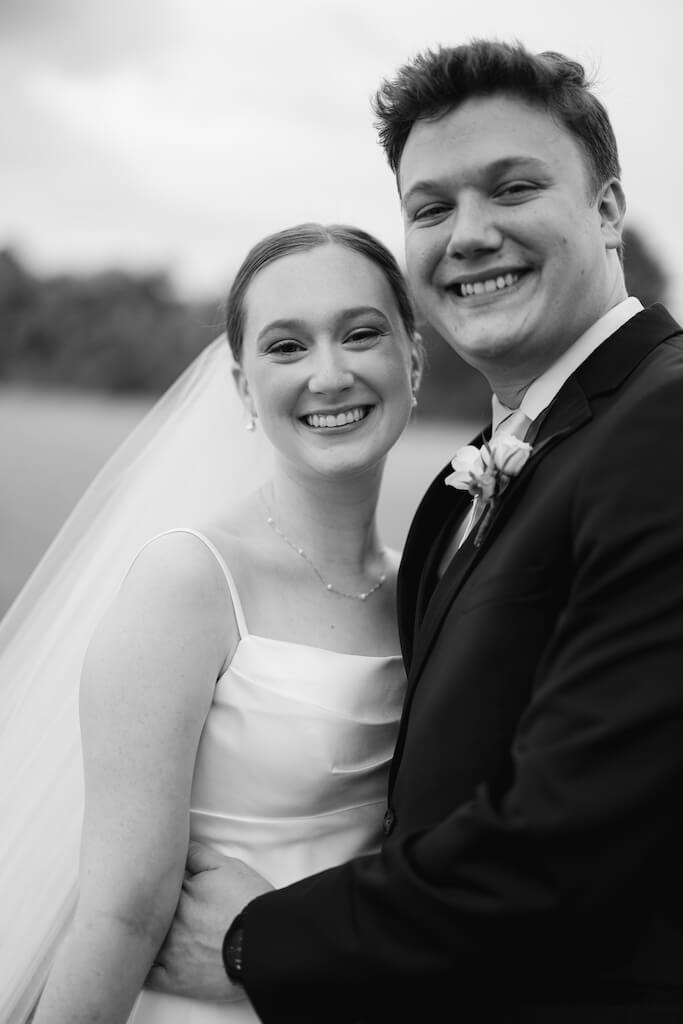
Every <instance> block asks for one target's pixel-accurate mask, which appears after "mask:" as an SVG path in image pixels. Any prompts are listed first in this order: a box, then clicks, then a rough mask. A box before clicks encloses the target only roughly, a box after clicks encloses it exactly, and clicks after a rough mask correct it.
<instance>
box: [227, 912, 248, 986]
mask: <svg viewBox="0 0 683 1024" xmlns="http://www.w3.org/2000/svg"><path fill="white" fill-rule="evenodd" d="M245 916H246V915H245V913H244V911H242V913H241V914H238V915H237V917H236V918H235V920H234V921H233V922H232V924H231V925H230V927H229V928H228V930H227V932H226V933H225V938H224V939H223V966H224V967H225V973H226V974H227V976H228V977H229V978H230V981H234V982H236V983H237V984H241V983H242V945H243V943H244V919H245Z"/></svg>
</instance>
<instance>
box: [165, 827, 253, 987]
mask: <svg viewBox="0 0 683 1024" xmlns="http://www.w3.org/2000/svg"><path fill="white" fill-rule="evenodd" d="M272 888H273V886H272V885H271V884H270V883H269V882H267V881H266V880H265V878H263V877H262V876H261V875H259V874H258V873H257V872H256V871H253V870H252V869H251V868H250V867H248V866H247V865H246V864H245V863H244V862H243V861H241V860H237V859H236V858H234V857H223V856H222V855H221V854H219V853H216V852H215V851H214V850H211V849H209V848H208V847H206V846H202V845H201V844H200V843H196V842H191V843H190V848H189V851H188V857H187V870H186V872H185V881H184V882H183V888H182V892H181V894H180V900H179V902H178V906H177V908H176V912H175V918H174V920H173V923H172V925H171V929H170V931H169V933H168V935H167V936H166V939H165V940H164V944H163V946H162V947H161V949H160V950H159V952H158V954H157V956H156V959H155V962H154V965H153V966H152V969H151V971H150V973H149V974H148V976H147V980H146V982H145V987H146V988H151V989H155V990H156V991H158V992H169V993H173V994H175V995H183V996H186V997H188V998H192V999H204V1000H210V1001H213V1002H218V1001H220V1002H225V1001H229V1002H233V1001H235V1000H238V999H243V998H245V992H244V989H243V988H242V987H241V986H239V985H233V984H232V982H231V981H230V980H229V978H228V976H227V974H226V973H225V968H224V966H223V957H222V945H223V938H224V936H225V933H226V931H227V930H228V928H229V927H230V924H231V923H232V921H233V919H234V918H235V917H236V916H237V914H238V913H239V912H240V911H241V910H243V909H244V907H245V906H246V904H247V903H249V901H250V900H252V899H254V898H255V897H256V896H260V895H261V894H262V893H264V892H269V891H270V890H271V889H272Z"/></svg>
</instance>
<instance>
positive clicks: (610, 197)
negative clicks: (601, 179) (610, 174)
mask: <svg viewBox="0 0 683 1024" xmlns="http://www.w3.org/2000/svg"><path fill="white" fill-rule="evenodd" d="M597 209H598V213H599V214H600V228H601V231H602V234H603V237H604V239H605V248H606V249H620V248H621V245H622V237H621V235H622V231H623V227H624V215H625V214H626V196H625V194H624V190H623V188H622V185H621V182H620V181H619V179H618V178H610V180H609V181H606V182H605V183H604V185H602V187H601V189H600V191H599V193H598V198H597Z"/></svg>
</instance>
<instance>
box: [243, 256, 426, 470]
mask: <svg viewBox="0 0 683 1024" xmlns="http://www.w3.org/2000/svg"><path fill="white" fill-rule="evenodd" d="M416 359H417V356H416V353H415V348H414V345H413V344H412V340H411V339H410V338H409V337H408V334H407V331H406V328H405V326H404V325H403V321H402V320H401V316H400V313H399V310H398V306H397V303H396V299H395V297H394V294H393V292H392V289H391V287H390V285H389V283H388V282H387V280H386V279H385V277H384V275H383V273H382V271H381V270H380V269H379V267H377V266H376V265H375V264H374V263H373V262H372V261H371V260H369V259H367V258H366V257H365V256H362V255H360V254H359V253H356V252H354V251H352V250H350V249H347V248H345V247H343V246H341V245H325V246H320V247H318V248H315V249H311V250H309V251H305V252H300V253H295V254H290V255H288V256H283V257H282V258H281V259H278V260H276V261H275V262H274V263H270V264H268V265H267V266H266V267H264V269H263V270H261V271H259V273H258V274H257V275H256V276H255V278H254V279H253V281H252V282H251V284H250V285H249V289H248V291H247V294H246V301H245V322H244V345H243V351H242V364H241V372H240V375H239V379H238V387H239V388H240V391H241V393H242V396H243V399H244V400H245V402H246V404H247V405H248V406H249V407H250V408H253V409H255V411H256V414H257V416H258V421H259V426H260V428H261V429H263V430H264V431H265V433H266V435H267V436H268V438H269V440H270V441H271V443H272V444H273V446H274V447H275V448H276V449H277V451H278V452H279V453H280V454H281V455H282V456H283V457H284V458H285V459H286V460H287V461H288V462H289V463H290V464H294V465H296V466H298V467H300V468H301V467H304V468H307V469H311V470H313V471H314V472H316V473H320V474H323V475H324V476H330V475H338V474H343V475H348V474H349V473H351V474H353V473H358V472H364V471H366V470H368V469H371V468H374V467H376V466H379V465H381V463H382V461H383V459H384V457H385V456H386V454H387V452H388V451H389V449H390V448H391V447H392V445H393V444H395V442H396V441H397V440H398V438H399V437H400V435H401V433H402V432H403V430H404V428H405V426H406V424H407V422H408V419H409V417H410V410H411V399H412V382H411V377H412V378H413V379H414V375H415V373H416V372H417V369H418V368H417V363H416Z"/></svg>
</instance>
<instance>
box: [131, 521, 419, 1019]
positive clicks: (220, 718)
mask: <svg viewBox="0 0 683 1024" xmlns="http://www.w3.org/2000/svg"><path fill="white" fill-rule="evenodd" d="M170 532H174V531H170ZM183 532H189V533H193V534H194V535H195V536H197V537H199V538H200V539H201V540H202V541H203V542H204V543H205V544H206V545H207V547H208V548H209V549H210V550H211V551H212V552H213V554H214V556H215V558H216V559H217V560H218V562H219V564H220V566H221V568H222V570H223V572H224V574H225V578H226V580H227V583H228V586H229V588H230V593H231V595H232V600H233V603H234V607H235V617H236V620H237V625H238V628H239V633H240V640H239V643H238V646H237V649H236V651H235V654H234V657H233V659H232V661H231V663H230V665H229V666H228V667H227V668H226V669H225V671H224V672H223V674H222V675H221V677H220V678H219V680H218V682H217V684H216V689H215V694H214V698H213V703H212V705H211V708H210V711H209V714H208V717H207V720H206V724H205V726H204V731H203V733H202V737H201V740H200V745H199V751H198V756H197V762H196V767H195V774H194V780H193V788H192V800H191V825H190V830H191V835H192V838H194V839H198V840H200V841H201V842H203V843H206V844H208V845H210V846H212V847H214V849H216V850H218V851H220V852H221V853H224V854H228V855H230V856H234V857H239V858H241V859H242V860H244V861H246V862H247V863H248V864H250V865H251V866H252V867H254V868H255V869H256V870H257V871H259V872H260V873H261V874H262V875H264V876H265V877H266V878H267V879H269V880H270V881H271V882H272V883H273V884H274V885H275V886H278V887H279V886H283V885H287V884H288V883H290V882H294V881H296V880H298V879H300V878H303V877H305V876H306V875H309V874H312V873H313V872H316V871H321V870H323V869H324V868H328V867H331V866H333V865H335V864H339V863H341V862H342V861H344V860H347V859H348V858H350V857H354V856H355V855H356V854H361V853H366V852H369V851H371V850H374V849H377V847H378V846H379V842H380V838H381V827H382V817H383V812H384V805H385V799H386V785H387V774H388V769H389V762H390V759H391V755H392V752H393V748H394V743H395V740H396V733H397V729H398V720H399V715H400V711H401V704H402V701H403V696H404V688H405V676H404V671H403V665H402V661H401V659H400V657H399V656H398V655H397V656H394V657H371V656H367V655H356V654H340V653H337V652H334V651H329V650H324V649H322V648H319V647H308V646H305V645H303V644H299V643H290V642H288V641H284V640H272V639H269V638H267V637H262V636H254V635H253V634H251V633H249V630H248V627H247V623H246V622H245V619H244V613H243V611H242V607H241V603H240V599H239V595H238V593H237V590H236V588H235V584H234V580H233V579H232V576H231V574H230V571H229V569H228V567H227V566H226V565H225V563H224V561H223V559H222V558H221V556H220V554H219V553H218V551H217V550H216V548H215V547H214V546H213V545H212V544H211V542H210V541H209V540H208V539H207V538H206V537H205V536H204V535H203V534H199V533H196V532H195V531H193V530H188V531H183ZM227 924H229V922H227V921H226V926H227ZM258 1019H259V1018H258V1017H257V1015H256V1013H255V1012H254V1010H253V1009H252V1008H251V1006H250V1004H249V1003H248V1001H246V1000H244V1001H243V1002H239V1003H234V1004H225V1003H221V1004H212V1003H203V1002H196V1001H193V1000H189V999H184V998H180V997H175V996H166V995H161V994H159V993H156V992H149V991H143V992H142V993H141V994H140V996H139V997H138V999H137V1001H136V1004H135V1007H134V1010H133V1012H132V1014H131V1017H130V1018H129V1024H248V1022H251V1024H254V1022H255V1021H258Z"/></svg>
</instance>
